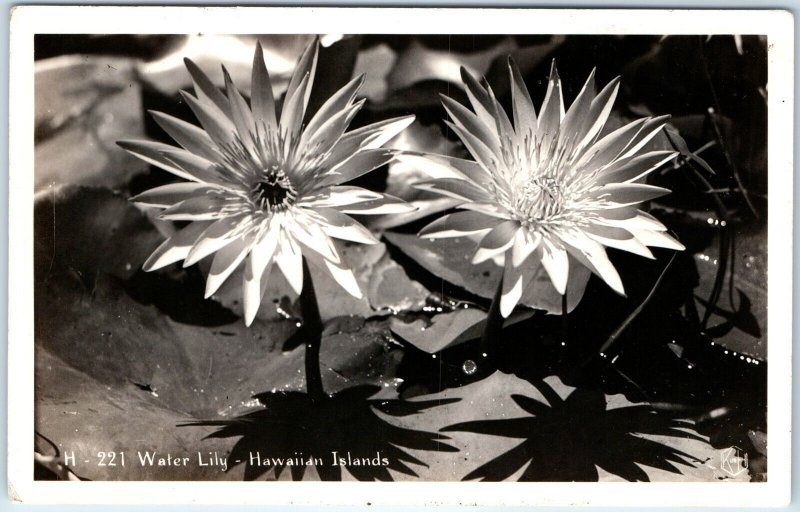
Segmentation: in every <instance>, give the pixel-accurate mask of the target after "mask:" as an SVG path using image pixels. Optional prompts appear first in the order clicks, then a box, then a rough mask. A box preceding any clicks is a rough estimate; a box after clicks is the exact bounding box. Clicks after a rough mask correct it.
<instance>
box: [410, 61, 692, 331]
mask: <svg viewBox="0 0 800 512" xmlns="http://www.w3.org/2000/svg"><path fill="white" fill-rule="evenodd" d="M509 72H510V76H511V93H512V119H513V125H512V122H511V119H509V117H508V115H507V114H506V112H505V111H504V110H503V108H502V106H501V105H500V104H499V103H498V101H497V99H496V98H495V96H494V93H493V92H492V89H491V88H490V87H489V86H488V84H485V83H484V84H481V83H479V82H478V81H477V80H476V79H475V78H474V77H473V76H472V75H470V74H469V73H468V72H467V71H466V70H464V69H462V78H463V81H464V84H465V86H466V93H467V97H468V99H469V102H470V104H471V105H472V110H469V109H468V108H466V107H465V106H463V105H461V104H460V103H458V102H456V101H453V100H452V99H450V98H448V97H446V96H443V97H442V101H443V105H444V108H445V110H446V111H447V113H448V114H449V116H450V119H451V120H452V121H448V122H447V124H448V126H449V127H450V128H451V129H452V130H453V131H454V132H455V133H456V134H457V135H458V136H459V138H460V139H461V141H462V142H463V143H464V145H465V146H466V148H467V150H468V151H469V152H470V154H471V155H472V157H473V158H474V161H472V160H465V159H459V158H452V157H446V156H441V155H421V154H417V155H413V154H412V155H406V156H404V157H403V159H404V160H406V161H413V162H416V163H417V165H419V166H420V167H421V168H424V169H427V170H428V171H429V173H430V174H431V175H432V177H434V178H435V179H433V180H431V181H426V182H423V183H420V184H418V187H419V188H422V189H424V190H430V191H434V192H437V193H439V194H441V195H443V196H447V197H452V198H456V199H458V200H459V201H461V202H460V204H459V208H460V209H462V210H464V211H460V212H456V213H452V214H450V215H446V216H444V217H441V218H439V219H437V220H436V221H434V222H433V223H431V224H429V225H428V226H427V227H425V228H424V229H423V230H422V231H421V232H420V235H421V236H423V237H426V238H431V239H435V238H444V237H457V236H473V237H475V238H478V239H479V242H478V246H477V249H476V251H475V253H474V256H473V260H472V261H473V262H474V263H480V262H483V261H486V260H489V259H497V258H504V265H505V268H504V272H503V278H502V285H501V286H502V294H501V301H500V312H501V314H502V316H503V317H507V316H508V315H509V314H510V313H511V311H512V310H513V309H514V307H515V306H516V304H517V303H518V302H519V300H520V297H521V295H522V292H523V290H524V289H525V288H526V287H527V286H528V284H529V281H530V279H531V277H532V274H533V272H530V271H528V270H530V265H531V264H534V265H538V264H539V263H541V265H542V266H543V267H544V269H545V271H546V272H547V274H548V276H549V278H550V281H551V282H552V284H553V286H554V287H555V289H556V290H557V291H558V292H559V293H560V294H562V295H563V294H564V293H565V292H566V287H567V278H568V275H569V266H570V261H571V258H570V256H571V257H572V260H573V261H577V262H579V263H581V264H583V265H585V266H586V267H588V268H589V269H590V270H591V271H592V272H594V273H595V274H596V275H598V276H599V277H601V278H602V279H603V280H604V281H605V282H606V283H608V285H609V286H610V287H611V288H613V289H614V290H615V291H617V292H618V293H620V294H623V295H624V293H625V290H624V287H623V285H622V281H621V279H620V276H619V274H618V273H617V270H616V269H615V268H614V265H613V264H612V263H611V261H609V259H608V256H607V254H606V249H605V248H606V247H613V248H616V249H621V250H624V251H629V252H632V253H634V254H639V255H641V256H645V257H647V258H653V254H652V253H651V252H650V250H649V249H648V246H650V247H665V248H670V249H675V250H682V249H683V246H682V245H681V244H680V243H679V242H677V241H676V240H675V239H674V238H672V237H671V236H670V235H668V234H667V233H666V228H665V227H664V225H663V224H662V223H661V222H659V221H658V220H656V219H655V218H654V217H653V216H651V215H650V214H648V213H646V212H644V211H642V210H640V209H638V208H637V205H638V204H639V203H642V202H644V201H648V200H650V199H654V198H656V197H659V196H661V195H664V194H667V193H669V192H670V191H669V190H667V189H664V188H661V187H656V186H651V185H647V184H644V183H641V181H642V180H643V178H644V177H645V176H647V175H648V174H649V173H651V172H653V171H654V170H655V169H657V168H659V166H661V165H662V164H664V163H665V162H667V161H669V160H671V159H672V158H674V157H675V155H676V153H675V152H673V151H649V152H644V153H643V152H641V150H642V149H643V148H644V146H645V145H646V144H647V142H648V141H650V140H651V139H652V138H653V137H654V136H655V135H656V134H657V133H658V131H659V130H661V129H662V127H663V126H664V124H665V123H666V120H667V118H668V116H662V117H655V118H645V119H639V120H637V121H634V122H632V123H630V124H627V125H625V126H622V127H621V128H619V129H616V130H614V131H611V132H610V133H608V134H605V135H601V133H602V130H603V127H604V125H605V123H606V121H607V120H608V117H609V114H610V112H611V108H612V105H613V103H614V99H615V97H616V95H617V90H618V87H619V80H618V79H615V80H612V81H611V82H610V83H609V84H608V85H606V86H605V87H604V88H603V89H602V91H600V93H599V94H596V91H595V83H594V71H592V73H591V74H590V76H589V79H588V80H587V81H586V84H585V85H584V87H583V89H582V90H581V91H580V93H579V94H578V96H577V97H576V98H575V101H573V103H572V105H571V106H570V107H569V109H568V110H566V112H565V108H564V100H563V98H562V90H561V89H562V88H561V80H560V78H559V76H558V72H557V71H556V67H555V62H554V63H553V66H552V70H551V73H550V78H549V82H548V85H547V92H546V95H545V98H544V102H543V104H542V107H541V110H540V111H539V112H538V114H537V112H536V110H535V108H534V106H533V102H532V101H531V97H530V95H529V93H528V90H527V88H526V87H525V84H524V83H523V81H522V77H521V75H520V73H519V70H518V69H517V67H516V65H515V64H514V63H513V61H511V60H510V59H509Z"/></svg>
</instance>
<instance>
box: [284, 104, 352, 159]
mask: <svg viewBox="0 0 800 512" xmlns="http://www.w3.org/2000/svg"><path fill="white" fill-rule="evenodd" d="M364 101H365V100H360V101H358V102H356V103H355V104H353V105H350V106H348V107H346V108H345V109H343V110H340V111H339V112H336V113H334V114H333V115H332V116H330V117H328V118H326V120H325V122H323V123H322V125H321V126H320V127H319V129H317V130H316V131H315V132H314V133H313V134H311V135H310V136H307V135H308V131H305V132H304V133H303V135H302V139H301V140H302V142H301V143H300V145H301V147H303V148H304V151H306V152H307V153H308V154H310V155H324V154H326V153H328V151H330V150H331V148H333V147H334V145H335V144H336V143H337V142H338V141H339V139H341V138H342V135H343V134H344V131H345V130H347V127H348V126H350V123H351V122H352V121H353V118H354V117H355V116H356V114H358V111H359V110H360V109H361V107H362V106H363V105H364ZM315 165H318V164H315Z"/></svg>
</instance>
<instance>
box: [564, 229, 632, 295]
mask: <svg viewBox="0 0 800 512" xmlns="http://www.w3.org/2000/svg"><path fill="white" fill-rule="evenodd" d="M560 236H561V239H562V240H564V242H566V243H567V248H569V247H573V248H574V250H573V251H570V252H571V253H572V255H573V256H575V257H576V258H578V259H579V260H582V261H584V262H585V264H586V266H587V267H588V268H589V270H591V271H592V272H594V273H595V274H597V275H598V276H599V277H600V278H601V279H603V281H605V282H606V284H608V285H609V286H610V287H611V289H612V290H614V291H615V292H617V293H619V294H620V295H625V288H624V287H623V286H622V279H620V277H619V273H617V269H616V268H614V265H613V264H612V263H611V261H610V260H609V259H608V255H607V254H606V250H605V249H604V248H603V246H602V245H601V244H600V243H598V242H596V241H594V240H592V239H591V238H589V237H588V236H587V235H585V234H584V233H582V232H580V231H575V232H572V233H567V234H561V235H560ZM587 263H588V264H587Z"/></svg>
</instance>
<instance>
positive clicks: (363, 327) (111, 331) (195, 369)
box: [34, 188, 402, 480]
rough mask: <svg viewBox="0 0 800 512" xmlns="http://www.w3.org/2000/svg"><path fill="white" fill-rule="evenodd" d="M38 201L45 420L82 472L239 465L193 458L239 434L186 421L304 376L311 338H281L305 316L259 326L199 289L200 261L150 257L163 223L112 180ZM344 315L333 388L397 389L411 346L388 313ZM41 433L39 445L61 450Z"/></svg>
mask: <svg viewBox="0 0 800 512" xmlns="http://www.w3.org/2000/svg"><path fill="white" fill-rule="evenodd" d="M34 214H35V233H36V244H35V276H36V278H35V283H34V291H35V297H36V301H35V311H34V318H35V335H36V336H35V340H36V346H35V350H34V352H35V360H36V375H35V382H36V388H37V393H36V419H35V426H36V431H37V433H39V434H40V435H41V436H44V438H46V439H49V440H51V441H52V442H53V443H55V445H56V446H59V447H61V450H62V451H66V450H69V451H71V452H72V451H74V452H75V455H76V460H77V461H78V462H77V463H76V465H75V466H74V467H72V468H70V469H72V470H73V472H74V474H75V475H77V476H78V477H82V478H89V479H98V480H131V479H134V480H136V479H145V480H147V479H168V480H169V479H172V480H177V479H181V480H185V479H235V480H236V479H241V478H242V477H243V474H242V471H241V469H236V470H233V471H232V472H230V473H222V472H221V471H220V468H219V467H210V466H200V465H198V464H197V463H196V458H197V452H202V453H203V454H206V453H208V452H215V451H216V452H218V453H219V455H220V456H222V455H225V454H227V452H228V451H229V450H230V448H231V446H232V444H233V441H232V440H231V441H229V442H221V441H219V440H210V441H204V440H202V438H203V436H204V435H206V434H209V433H210V432H212V431H213V429H208V428H193V429H189V428H186V427H180V428H179V427H177V426H176V425H177V424H179V423H186V422H191V421H197V420H204V419H224V418H232V417H234V416H236V415H238V414H242V413H246V412H248V411H251V410H253V408H254V407H258V406H259V402H258V400H254V399H253V398H252V397H253V395H255V394H257V393H262V392H265V391H267V392H269V391H272V390H273V389H274V390H275V391H301V390H303V389H304V386H305V380H304V369H303V354H304V350H305V347H304V346H300V347H297V348H295V349H293V350H291V351H283V350H282V347H283V345H284V342H285V341H286V340H287V339H288V338H289V337H290V336H291V335H292V334H293V333H294V332H295V331H296V330H297V326H296V321H297V320H296V319H285V318H282V319H277V320H276V319H273V320H269V321H265V320H259V319H257V320H256V321H255V322H254V323H253V326H252V327H251V328H249V329H248V328H246V327H245V325H244V322H243V321H242V320H241V319H240V318H237V317H236V315H233V314H232V313H230V311H227V310H225V309H223V308H221V307H220V306H218V305H216V304H215V303H214V302H213V301H207V300H206V301H204V300H202V286H201V283H202V276H200V275H199V274H194V275H193V274H192V273H191V272H187V270H183V269H177V268H176V269H165V270H164V271H159V272H155V273H149V274H148V273H144V272H142V271H141V270H139V269H140V268H141V265H142V263H143V261H144V259H145V258H146V257H147V254H148V252H150V251H151V250H152V249H153V248H154V246H155V245H157V244H158V243H159V242H160V240H161V235H160V234H159V233H158V232H157V231H156V230H155V228H153V227H152V225H151V224H150V223H149V222H148V220H147V218H146V217H145V216H144V215H143V214H142V213H141V212H140V211H139V210H138V209H137V208H135V207H134V206H132V205H131V204H130V203H129V202H128V201H126V200H125V199H123V198H122V197H120V196H118V195H115V194H113V193H111V192H108V191H105V190H97V189H85V188H70V189H65V190H62V191H60V192H59V193H58V194H55V195H44V196H41V197H40V198H39V200H38V201H37V203H36V205H35V209H34ZM195 285H200V286H195ZM203 304H206V305H207V306H205V308H206V309H203V306H202V305H203ZM208 305H214V306H215V308H216V309H214V308H211V307H209V306H208ZM192 313H193V314H192ZM344 319H345V320H346V321H337V322H330V323H328V324H327V325H326V326H325V332H324V333H323V340H322V351H321V367H322V377H323V383H324V386H325V389H326V391H328V392H330V393H336V392H338V391H340V390H343V389H345V388H349V387H352V386H357V385H370V386H380V388H381V389H386V390H387V391H388V390H390V389H391V388H392V383H393V382H394V381H393V380H392V379H393V368H394V367H395V366H396V365H397V362H398V359H399V358H400V357H401V356H402V352H401V351H399V350H398V346H397V344H396V343H393V342H392V341H391V340H390V338H389V336H388V335H389V331H388V325H387V323H386V322H385V321H383V322H365V321H364V319H362V318H358V317H354V318H350V317H347V316H345V317H344ZM44 438H42V439H40V440H39V441H37V446H38V449H40V450H41V453H42V455H43V456H49V455H53V453H51V451H52V446H50V445H49V444H48V443H47V442H45V441H44V440H43V439H44ZM48 450H50V451H48ZM98 451H117V452H119V451H125V452H126V456H127V457H128V461H127V462H128V464H126V466H125V467H121V466H115V467H110V466H99V465H98V464H97V460H96V454H97V452H98ZM137 451H142V452H144V451H150V452H153V451H158V452H159V453H162V454H164V456H166V454H167V453H171V454H172V456H173V457H176V456H179V455H180V456H186V457H189V458H190V459H191V463H190V464H189V466H187V467H182V466H167V467H163V468H157V469H149V467H142V466H141V464H139V463H138V460H131V459H132V458H133V457H137V455H136V452H137ZM61 455H62V456H63V453H62V454H61ZM85 460H89V461H90V463H86V462H84V461H85ZM134 462H136V463H135V464H134ZM231 465H233V464H232V463H231Z"/></svg>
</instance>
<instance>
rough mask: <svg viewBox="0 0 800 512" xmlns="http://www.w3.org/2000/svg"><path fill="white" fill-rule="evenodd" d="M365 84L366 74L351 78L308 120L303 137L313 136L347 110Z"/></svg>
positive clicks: (305, 138)
mask: <svg viewBox="0 0 800 512" xmlns="http://www.w3.org/2000/svg"><path fill="white" fill-rule="evenodd" d="M363 84H364V75H363V74H362V75H359V76H357V77H355V78H354V79H352V80H350V82H348V83H347V84H346V85H345V86H344V87H342V88H341V89H339V90H338V91H336V92H335V93H334V94H333V96H331V97H330V98H328V100H327V101H326V102H325V103H323V104H322V106H321V107H320V108H319V110H317V112H316V114H314V117H312V118H311V121H309V122H308V125H307V126H306V128H305V130H304V131H303V139H304V140H308V139H310V138H313V136H314V135H315V134H316V133H317V131H318V130H319V129H321V128H322V126H324V125H325V124H326V123H327V122H328V121H329V120H330V119H331V118H332V117H334V116H335V115H337V114H339V113H341V112H342V111H343V110H346V109H347V108H348V107H349V106H350V105H352V103H353V101H354V100H355V97H356V93H357V92H358V90H359V89H360V88H361V86H362V85H363Z"/></svg>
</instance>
